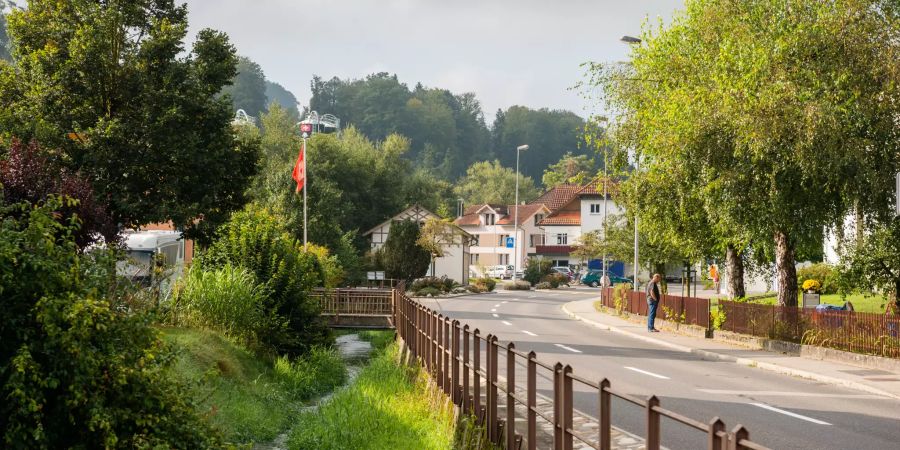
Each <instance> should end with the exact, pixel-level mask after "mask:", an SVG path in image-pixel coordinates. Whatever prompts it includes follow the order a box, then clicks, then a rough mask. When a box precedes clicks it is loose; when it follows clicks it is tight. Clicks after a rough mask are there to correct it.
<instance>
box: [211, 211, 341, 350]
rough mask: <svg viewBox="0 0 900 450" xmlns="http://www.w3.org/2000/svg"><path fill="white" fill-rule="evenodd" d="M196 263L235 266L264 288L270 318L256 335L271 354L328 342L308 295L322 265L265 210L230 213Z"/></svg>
mask: <svg viewBox="0 0 900 450" xmlns="http://www.w3.org/2000/svg"><path fill="white" fill-rule="evenodd" d="M197 264H200V266H201V267H202V268H203V269H215V268H221V267H224V266H226V265H229V264H230V265H232V266H241V267H244V268H246V269H248V270H249V271H250V272H252V273H253V274H254V276H255V277H256V280H257V282H259V283H260V284H263V285H264V286H265V287H266V290H267V292H268V295H267V298H266V301H265V302H264V304H263V306H264V313H265V315H266V316H267V317H269V318H270V319H273V320H270V321H269V322H268V323H270V324H271V325H272V327H270V328H268V329H266V330H265V332H263V333H261V335H260V336H259V339H260V341H261V342H262V343H263V344H265V345H268V346H270V347H271V348H273V349H274V350H275V352H276V353H277V354H287V355H289V356H297V355H300V354H302V353H303V352H305V351H307V350H309V349H310V348H312V347H313V346H316V345H330V344H331V343H332V339H331V333H330V331H329V330H328V327H327V325H326V323H325V320H324V319H323V318H322V317H321V315H320V309H319V304H318V303H317V302H316V301H314V300H312V299H311V298H310V296H309V292H310V291H311V290H312V289H313V288H315V287H317V286H322V284H323V280H324V274H323V271H322V266H321V264H320V263H319V261H318V258H316V256H315V255H314V254H313V253H305V252H303V251H302V249H301V248H300V245H298V243H297V242H296V240H295V239H293V238H292V237H291V236H290V235H289V234H288V233H287V232H286V231H285V230H284V228H283V227H282V221H281V219H279V218H277V217H276V216H275V215H274V214H273V213H271V212H270V211H269V210H268V209H264V208H261V207H258V206H253V205H250V206H248V207H247V208H245V209H244V210H243V211H239V212H236V213H234V214H233V215H232V216H231V220H230V221H229V222H228V223H226V224H225V225H223V226H222V227H221V228H220V230H219V238H218V239H217V240H216V241H215V242H214V243H213V244H212V246H210V248H209V250H208V251H207V252H206V253H205V254H203V255H202V256H201V257H200V258H199V259H198V260H197Z"/></svg>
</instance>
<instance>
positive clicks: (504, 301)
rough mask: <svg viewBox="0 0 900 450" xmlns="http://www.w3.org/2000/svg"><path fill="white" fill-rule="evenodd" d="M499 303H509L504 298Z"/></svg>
mask: <svg viewBox="0 0 900 450" xmlns="http://www.w3.org/2000/svg"><path fill="white" fill-rule="evenodd" d="M500 303H509V302H508V301H506V300H503V301H502V302H500Z"/></svg>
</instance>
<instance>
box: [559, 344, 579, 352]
mask: <svg viewBox="0 0 900 450" xmlns="http://www.w3.org/2000/svg"><path fill="white" fill-rule="evenodd" d="M553 345H555V346H557V347H559V348H562V349H566V350H568V351H570V352H572V353H581V350H575V349H574V348H572V347H569V346H566V345H562V344H553Z"/></svg>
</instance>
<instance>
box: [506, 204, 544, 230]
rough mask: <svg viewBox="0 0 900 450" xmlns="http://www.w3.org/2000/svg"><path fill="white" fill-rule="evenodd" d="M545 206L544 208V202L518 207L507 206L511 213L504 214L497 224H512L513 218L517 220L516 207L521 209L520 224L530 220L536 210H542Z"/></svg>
mask: <svg viewBox="0 0 900 450" xmlns="http://www.w3.org/2000/svg"><path fill="white" fill-rule="evenodd" d="M543 208H544V204H543V203H537V204H528V205H520V206H519V207H518V208H516V205H509V206H508V207H507V210H508V211H509V214H508V215H505V216H503V218H501V219H500V220H499V221H497V224H499V225H512V224H513V220H515V214H516V209H518V210H519V223H518V225H522V224H523V223H525V222H526V221H527V220H529V219H530V218H531V216H533V215H534V214H535V213H536V212H538V211H540V210H541V209H543Z"/></svg>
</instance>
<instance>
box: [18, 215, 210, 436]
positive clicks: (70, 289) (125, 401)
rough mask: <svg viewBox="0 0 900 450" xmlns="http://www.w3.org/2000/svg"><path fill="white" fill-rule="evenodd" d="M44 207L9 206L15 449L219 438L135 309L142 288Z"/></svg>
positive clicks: (169, 356) (168, 354) (145, 319)
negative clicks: (119, 275) (84, 248)
mask: <svg viewBox="0 0 900 450" xmlns="http://www.w3.org/2000/svg"><path fill="white" fill-rule="evenodd" d="M61 206H62V201H61V200H60V199H58V198H53V197H51V198H50V199H49V200H47V203H46V204H44V205H41V206H35V207H33V206H31V205H28V204H15V205H3V204H0V293H2V297H0V298H2V304H3V307H2V308H0V397H2V398H3V399H4V401H3V402H2V404H0V430H2V438H0V439H2V442H3V444H4V446H6V447H11V448H31V447H35V448H41V447H46V448H58V447H72V446H75V447H91V446H104V447H156V446H159V447H181V448H205V447H211V446H216V445H218V440H217V438H216V437H215V433H213V432H212V431H211V430H210V428H209V426H208V425H207V424H206V423H205V422H204V421H203V420H202V419H200V418H199V417H198V416H197V415H196V413H195V411H194V406H193V404H192V403H191V401H190V399H189V398H188V397H187V396H186V395H185V394H184V391H183V389H182V386H181V385H179V384H176V383H173V382H172V381H171V380H170V379H169V378H168V373H167V370H168V367H169V366H170V365H171V363H172V362H173V357H174V355H173V353H172V352H171V351H170V349H169V348H168V347H167V346H166V345H164V344H163V342H162V341H161V340H160V338H159V335H158V333H157V332H156V331H155V330H154V329H153V328H151V327H150V326H149V322H150V319H151V318H150V317H148V316H147V315H145V314H142V313H139V312H131V313H126V312H125V311H127V310H128V309H129V307H128V305H129V301H130V295H131V293H130V292H129V291H128V290H126V289H124V288H123V287H122V286H120V285H119V284H117V283H118V281H117V279H116V276H115V259H114V258H112V257H111V256H113V255H107V254H106V253H105V252H102V251H98V253H94V254H83V253H80V252H79V251H78V250H77V247H76V245H75V242H74V240H73V239H72V233H74V232H75V231H76V229H77V227H75V226H74V225H70V224H61V223H59V222H58V221H56V220H55V218H54V211H56V210H57V209H58V208H59V207H61Z"/></svg>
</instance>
